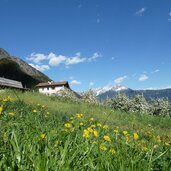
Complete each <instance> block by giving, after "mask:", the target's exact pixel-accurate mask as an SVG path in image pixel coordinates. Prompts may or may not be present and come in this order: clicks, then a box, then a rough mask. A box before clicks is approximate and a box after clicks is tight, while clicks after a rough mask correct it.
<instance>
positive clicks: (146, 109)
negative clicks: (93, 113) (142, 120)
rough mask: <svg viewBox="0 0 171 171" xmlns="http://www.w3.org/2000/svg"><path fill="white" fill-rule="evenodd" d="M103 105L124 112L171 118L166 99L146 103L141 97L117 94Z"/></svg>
mask: <svg viewBox="0 0 171 171" xmlns="http://www.w3.org/2000/svg"><path fill="white" fill-rule="evenodd" d="M103 104H104V105H106V106H109V107H111V108H113V109H115V110H120V111H124V112H137V113H149V114H151V115H157V116H171V103H170V102H169V101H168V100H167V99H155V100H152V101H148V102H147V101H146V99H145V98H144V97H143V95H136V96H134V97H131V98H129V97H127V96H126V95H125V94H118V95H116V96H114V97H113V98H111V99H107V100H106V101H104V102H103Z"/></svg>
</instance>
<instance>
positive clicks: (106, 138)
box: [103, 135, 111, 141]
mask: <svg viewBox="0 0 171 171" xmlns="http://www.w3.org/2000/svg"><path fill="white" fill-rule="evenodd" d="M103 139H104V140H105V141H111V139H110V137H109V136H108V135H105V136H104V137H103Z"/></svg>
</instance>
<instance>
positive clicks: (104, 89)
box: [93, 85, 128, 96]
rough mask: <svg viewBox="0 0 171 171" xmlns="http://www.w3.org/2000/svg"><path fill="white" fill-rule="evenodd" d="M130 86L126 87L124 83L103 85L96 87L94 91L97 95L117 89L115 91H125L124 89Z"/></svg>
mask: <svg viewBox="0 0 171 171" xmlns="http://www.w3.org/2000/svg"><path fill="white" fill-rule="evenodd" d="M127 89H128V88H127V87H125V86H122V85H115V86H105V87H102V88H96V89H93V92H94V93H95V94H96V96H98V95H100V94H103V93H105V92H107V91H115V92H118V91H124V90H127Z"/></svg>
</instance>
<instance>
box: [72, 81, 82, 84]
mask: <svg viewBox="0 0 171 171" xmlns="http://www.w3.org/2000/svg"><path fill="white" fill-rule="evenodd" d="M79 84H81V82H80V81H77V80H72V81H71V85H79Z"/></svg>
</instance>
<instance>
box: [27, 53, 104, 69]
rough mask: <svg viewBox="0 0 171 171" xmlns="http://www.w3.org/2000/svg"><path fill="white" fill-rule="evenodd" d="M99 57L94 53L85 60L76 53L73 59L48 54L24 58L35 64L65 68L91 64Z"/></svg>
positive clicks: (34, 54) (33, 54)
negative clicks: (45, 62) (47, 63)
mask: <svg viewBox="0 0 171 171" xmlns="http://www.w3.org/2000/svg"><path fill="white" fill-rule="evenodd" d="M99 57H101V55H100V54H98V53H97V52H95V53H94V54H93V55H92V57H89V58H85V57H82V56H81V53H80V52H77V53H76V54H75V56H73V57H67V56H64V55H56V54H54V53H52V52H51V53H49V54H48V55H44V54H41V53H37V54H36V53H32V54H31V55H30V57H28V58H26V59H27V60H29V61H32V62H33V63H35V64H42V62H43V61H48V62H49V65H51V66H58V65H60V64H62V63H63V64H65V65H66V67H68V65H74V64H79V63H83V62H93V61H96V60H97V58H99Z"/></svg>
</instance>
